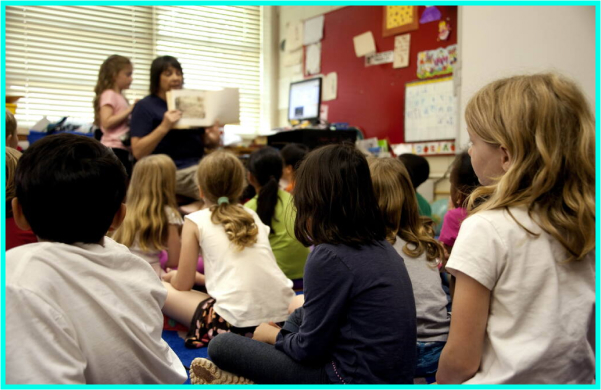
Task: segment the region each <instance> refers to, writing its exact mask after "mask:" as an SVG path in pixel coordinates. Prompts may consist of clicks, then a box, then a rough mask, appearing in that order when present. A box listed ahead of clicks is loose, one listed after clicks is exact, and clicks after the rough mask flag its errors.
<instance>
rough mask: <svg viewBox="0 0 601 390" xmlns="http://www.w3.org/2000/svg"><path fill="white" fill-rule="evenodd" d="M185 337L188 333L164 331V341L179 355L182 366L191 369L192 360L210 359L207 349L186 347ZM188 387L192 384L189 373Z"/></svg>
mask: <svg viewBox="0 0 601 390" xmlns="http://www.w3.org/2000/svg"><path fill="white" fill-rule="evenodd" d="M184 337H186V332H182V331H180V332H177V331H175V330H163V340H165V341H166V342H167V344H169V346H170V347H171V349H173V351H174V352H175V353H176V354H177V356H178V357H179V359H180V360H181V361H182V364H183V365H184V366H186V368H189V367H190V364H191V363H192V360H194V359H196V358H197V357H202V358H206V357H208V354H207V348H206V347H205V348H197V349H188V348H186V347H185V346H184ZM184 384H186V385H189V384H190V374H189V373H188V380H187V381H186V382H185V383H184Z"/></svg>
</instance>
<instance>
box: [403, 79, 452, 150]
mask: <svg viewBox="0 0 601 390" xmlns="http://www.w3.org/2000/svg"><path fill="white" fill-rule="evenodd" d="M456 112H457V102H456V99H455V95H454V93H453V78H452V77H444V78H439V79H434V80H427V81H415V82H412V83H407V84H406V86H405V142H415V141H433V140H445V139H455V137H456V136H457V128H456V123H457V121H456V118H455V116H456Z"/></svg>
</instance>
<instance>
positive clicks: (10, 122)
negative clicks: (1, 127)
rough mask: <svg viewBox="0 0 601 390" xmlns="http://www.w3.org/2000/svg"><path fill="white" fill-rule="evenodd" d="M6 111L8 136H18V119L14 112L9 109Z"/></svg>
mask: <svg viewBox="0 0 601 390" xmlns="http://www.w3.org/2000/svg"><path fill="white" fill-rule="evenodd" d="M5 111H6V137H5V138H8V137H9V136H11V135H12V136H13V137H16V136H17V120H16V119H15V116H14V115H13V113H12V112H10V111H9V110H5Z"/></svg>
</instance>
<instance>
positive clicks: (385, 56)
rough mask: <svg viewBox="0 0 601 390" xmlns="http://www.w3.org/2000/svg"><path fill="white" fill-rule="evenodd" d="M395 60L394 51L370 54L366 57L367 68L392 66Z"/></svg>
mask: <svg viewBox="0 0 601 390" xmlns="http://www.w3.org/2000/svg"><path fill="white" fill-rule="evenodd" d="M393 59H394V57H393V52H392V50H389V51H383V52H381V53H374V54H369V55H366V56H365V66H372V65H381V64H390V63H391V62H392V61H393Z"/></svg>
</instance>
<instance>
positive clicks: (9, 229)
mask: <svg viewBox="0 0 601 390" xmlns="http://www.w3.org/2000/svg"><path fill="white" fill-rule="evenodd" d="M5 154H6V208H5V210H6V225H5V230H4V234H5V236H4V237H5V238H6V241H5V244H6V250H9V249H12V248H14V247H17V246H20V245H25V244H31V243H32V242H38V238H37V237H36V236H35V234H33V232H32V231H31V230H30V229H27V230H21V229H19V227H18V226H17V224H16V223H15V218H14V217H13V208H12V206H11V204H12V200H13V198H14V197H15V171H16V170H17V162H18V161H19V158H20V157H21V152H19V151H18V150H17V149H13V148H6V151H5Z"/></svg>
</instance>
